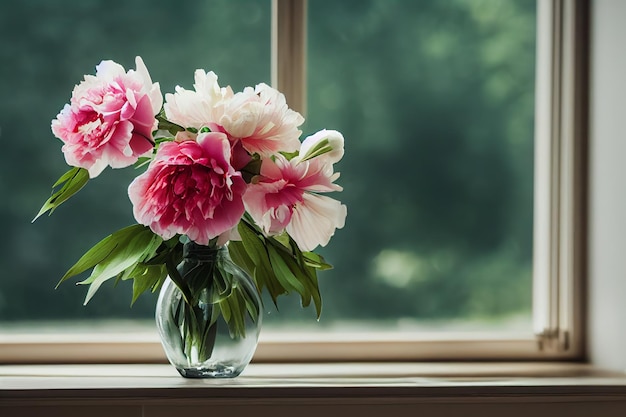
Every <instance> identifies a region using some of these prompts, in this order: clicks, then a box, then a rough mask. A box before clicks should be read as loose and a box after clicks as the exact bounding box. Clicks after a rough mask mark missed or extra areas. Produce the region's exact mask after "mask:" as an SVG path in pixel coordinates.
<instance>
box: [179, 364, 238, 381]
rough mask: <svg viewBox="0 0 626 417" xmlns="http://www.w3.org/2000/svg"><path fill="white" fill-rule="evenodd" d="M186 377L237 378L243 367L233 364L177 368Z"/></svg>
mask: <svg viewBox="0 0 626 417" xmlns="http://www.w3.org/2000/svg"><path fill="white" fill-rule="evenodd" d="M176 370H177V371H178V373H179V374H181V375H182V376H183V377H185V378H235V377H236V376H238V375H239V374H240V373H241V369H236V368H235V367H233V366H216V367H213V368H183V369H179V368H177V369H176Z"/></svg>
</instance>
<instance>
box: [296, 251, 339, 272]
mask: <svg viewBox="0 0 626 417" xmlns="http://www.w3.org/2000/svg"><path fill="white" fill-rule="evenodd" d="M302 256H303V257H304V262H305V263H306V265H307V266H310V267H313V268H315V269H319V270H321V271H325V270H328V269H333V266H332V265H331V264H329V263H326V261H325V260H324V258H323V257H322V256H321V255H318V254H317V253H315V252H302Z"/></svg>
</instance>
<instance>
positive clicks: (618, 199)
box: [588, 0, 626, 371]
mask: <svg viewBox="0 0 626 417" xmlns="http://www.w3.org/2000/svg"><path fill="white" fill-rule="evenodd" d="M591 12H592V18H591V25H592V27H591V79H590V81H591V97H590V99H591V108H590V166H589V174H590V181H589V188H590V189H589V197H590V206H589V293H588V314H589V321H588V336H589V354H590V358H591V361H592V362H593V363H594V364H596V365H598V366H600V367H603V368H608V369H613V370H617V371H626V0H593V1H592V7H591Z"/></svg>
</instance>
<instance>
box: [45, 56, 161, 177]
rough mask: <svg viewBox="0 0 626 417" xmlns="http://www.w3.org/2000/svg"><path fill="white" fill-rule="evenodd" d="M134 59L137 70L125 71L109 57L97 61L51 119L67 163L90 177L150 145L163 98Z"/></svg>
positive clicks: (133, 158) (130, 159)
mask: <svg viewBox="0 0 626 417" xmlns="http://www.w3.org/2000/svg"><path fill="white" fill-rule="evenodd" d="M135 62H136V65H137V70H129V71H128V72H125V70H124V68H123V67H122V66H121V65H119V64H117V63H115V62H113V61H102V62H101V63H100V65H98V66H97V67H96V75H95V76H93V75H86V76H85V79H84V80H83V81H82V82H81V83H80V84H79V85H77V86H76V87H75V88H74V91H73V92H72V98H71V100H70V103H69V104H66V105H65V107H64V108H63V110H61V112H60V113H59V114H58V116H57V118H56V119H55V120H53V121H52V132H53V133H54V135H55V136H57V137H58V138H59V139H61V140H62V141H63V142H64V145H63V148H62V150H63V153H64V155H65V160H66V161H67V163H68V164H69V165H72V166H77V167H82V168H85V169H87V170H88V171H89V176H90V177H91V178H94V177H96V176H98V175H99V174H100V173H101V172H102V171H103V170H104V168H106V167H107V166H111V167H112V168H123V167H127V166H129V165H132V164H134V163H135V162H136V161H137V159H138V158H139V156H141V155H144V154H146V153H148V152H150V151H151V150H152V148H153V142H152V131H153V130H155V129H156V127H157V121H156V119H155V115H156V114H157V113H158V112H159V110H160V109H161V105H162V103H163V98H162V97H161V90H160V88H159V84H158V83H154V84H153V83H152V80H151V78H150V74H149V73H148V70H147V69H146V67H145V65H144V63H143V61H142V60H141V58H140V57H137V58H136V60H135Z"/></svg>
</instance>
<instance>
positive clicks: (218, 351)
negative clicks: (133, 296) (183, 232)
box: [156, 242, 262, 378]
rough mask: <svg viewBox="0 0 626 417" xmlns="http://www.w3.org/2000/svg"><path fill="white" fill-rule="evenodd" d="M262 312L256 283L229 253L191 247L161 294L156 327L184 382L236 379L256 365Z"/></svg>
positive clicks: (167, 280) (172, 362)
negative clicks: (198, 379) (249, 364)
mask: <svg viewBox="0 0 626 417" xmlns="http://www.w3.org/2000/svg"><path fill="white" fill-rule="evenodd" d="M173 272H175V273H173ZM172 275H175V276H172ZM261 311H262V309H261V300H260V298H259V294H258V291H257V289H256V286H255V285H254V283H253V281H252V278H251V277H250V276H249V275H248V274H247V273H246V272H245V271H244V270H243V269H241V268H240V267H239V266H237V265H236V264H235V263H233V261H232V260H231V258H230V255H229V253H228V249H227V248H226V247H211V246H202V245H198V244H195V243H193V242H190V243H186V244H185V246H184V252H183V261H182V262H181V263H180V265H178V268H177V269H176V271H172V272H170V276H169V277H168V279H166V282H165V283H164V284H163V287H162V288H161V292H160V294H159V298H158V301H157V306H156V323H157V328H158V331H159V335H160V338H161V343H162V345H163V348H164V350H165V353H166V355H167V358H168V360H169V361H170V363H171V364H172V365H174V367H176V369H177V370H178V372H179V373H180V374H181V375H182V376H184V377H186V378H233V377H236V376H237V375H239V374H240V373H241V372H242V371H243V370H244V368H245V367H246V366H247V365H248V363H249V362H250V360H251V359H252V356H253V354H254V351H255V349H256V345H257V341H258V337H259V333H260V330H261V321H262V315H261Z"/></svg>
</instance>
